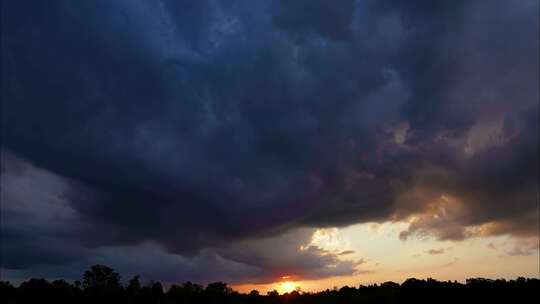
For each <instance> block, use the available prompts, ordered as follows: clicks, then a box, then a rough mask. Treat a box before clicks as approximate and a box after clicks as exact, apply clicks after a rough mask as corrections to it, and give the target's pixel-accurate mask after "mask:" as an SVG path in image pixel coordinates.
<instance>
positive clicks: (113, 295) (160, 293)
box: [0, 265, 540, 304]
mask: <svg viewBox="0 0 540 304" xmlns="http://www.w3.org/2000/svg"><path fill="white" fill-rule="evenodd" d="M538 290H540V280H538V279H527V278H523V277H519V278H517V279H516V280H504V279H497V280H492V279H484V278H471V279H468V280H467V281H466V283H465V284H462V283H458V282H456V281H454V282H451V281H447V282H441V281H437V280H435V279H432V278H428V279H426V280H422V279H416V278H410V279H407V280H405V282H403V283H402V284H398V283H394V282H385V283H382V284H380V285H377V284H372V285H368V286H362V285H360V286H359V287H354V286H352V287H351V286H343V287H341V288H339V289H338V288H334V289H331V290H330V289H327V290H325V291H321V292H317V293H310V292H301V291H300V290H295V291H292V292H290V293H286V294H283V295H280V294H279V293H278V292H277V291H276V290H273V291H269V292H268V293H267V294H266V295H261V294H260V293H259V292H258V291H256V290H253V291H251V292H250V293H249V294H240V293H238V292H236V291H233V290H232V289H231V288H230V287H229V286H228V285H227V284H226V283H224V282H215V283H210V284H208V285H207V286H206V288H204V287H203V286H202V285H199V284H194V283H191V282H189V281H188V282H185V283H183V284H180V285H175V284H173V285H171V286H170V287H169V288H168V289H164V288H163V285H162V284H161V282H158V281H148V283H147V284H145V285H144V286H142V285H141V282H140V277H139V276H138V275H136V276H134V277H133V278H131V279H130V280H129V281H128V282H127V285H126V288H123V286H122V284H121V282H120V275H119V274H118V273H116V272H115V271H114V270H113V269H112V268H109V267H107V266H104V265H94V266H92V267H91V268H90V269H89V270H88V271H86V272H85V273H84V275H83V280H82V282H78V281H75V282H73V283H69V282H67V281H64V280H55V281H53V282H49V281H47V280H45V279H39V278H32V279H29V280H27V281H25V282H22V283H21V284H20V285H19V286H18V287H15V286H13V285H12V284H11V283H9V282H2V281H0V300H1V301H2V303H8V304H19V303H32V304H33V303H43V302H45V303H56V304H58V303H60V304H62V303H66V304H67V303H83V304H87V303H88V304H90V303H92V304H94V303H115V304H123V303H126V304H139V303H140V304H175V303H184V304H190V303H204V304H213V303H215V304H217V303H220V304H221V303H224V304H227V303H230V304H236V303H238V304H242V303H245V304H257V303H261V304H278V303H296V304H319V303H320V304H328V303H336V304H339V303H453V304H454V303H456V302H464V303H489V304H492V303H527V302H531V300H533V299H537V298H538Z"/></svg>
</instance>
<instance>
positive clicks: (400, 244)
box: [232, 222, 540, 294]
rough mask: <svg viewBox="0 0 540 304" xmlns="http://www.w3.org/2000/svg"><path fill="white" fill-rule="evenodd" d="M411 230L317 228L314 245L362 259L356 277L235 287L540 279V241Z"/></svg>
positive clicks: (384, 226)
mask: <svg viewBox="0 0 540 304" xmlns="http://www.w3.org/2000/svg"><path fill="white" fill-rule="evenodd" d="M406 227H407V223H403V222H395V223H392V222H387V223H384V224H374V223H368V224H359V225H352V226H349V227H346V228H330V229H319V230H317V231H316V232H315V233H314V234H313V236H312V239H311V244H310V245H315V246H318V247H320V248H323V249H325V250H328V251H331V252H344V251H346V252H348V254H345V255H343V256H340V259H348V260H356V261H361V262H360V263H359V265H358V267H357V273H356V274H354V275H346V276H337V277H328V278H320V279H312V280H302V279H300V280H297V281H292V280H291V279H290V278H289V277H285V278H282V279H281V280H279V281H277V282H272V283H268V284H237V285H233V286H232V287H233V289H235V290H237V291H239V292H249V291H251V290H253V289H256V290H258V291H259V292H261V293H263V294H264V293H266V292H268V291H271V290H274V289H276V290H278V291H279V292H280V293H283V292H285V291H291V290H294V289H295V288H296V287H299V288H300V289H301V290H303V291H319V290H324V289H327V288H328V289H332V288H333V287H334V286H335V287H338V288H339V287H341V286H344V285H349V286H358V285H368V284H373V283H381V282H385V281H394V282H403V281H404V280H406V279H407V278H410V277H416V278H421V279H422V278H429V277H432V278H434V279H437V280H444V281H446V280H452V281H453V280H457V281H461V282H463V281H465V279H467V278H472V277H486V278H505V279H514V278H516V277H518V276H525V277H536V278H539V277H540V262H539V252H538V239H536V238H533V239H515V238H513V237H510V236H495V237H474V238H469V239H465V240H462V241H439V240H436V239H434V238H429V237H427V238H423V239H419V238H410V239H408V240H406V241H402V240H400V239H399V232H400V231H403V230H404V228H406ZM299 250H301V249H300V248H299ZM294 275H295V274H283V276H291V277H294Z"/></svg>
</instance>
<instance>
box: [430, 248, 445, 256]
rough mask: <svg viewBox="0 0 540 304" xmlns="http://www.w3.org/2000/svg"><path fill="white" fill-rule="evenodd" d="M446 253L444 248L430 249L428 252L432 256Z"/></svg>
mask: <svg viewBox="0 0 540 304" xmlns="http://www.w3.org/2000/svg"><path fill="white" fill-rule="evenodd" d="M444 252H445V249H444V248H439V249H430V250H428V251H426V253H429V254H431V255H440V254H444Z"/></svg>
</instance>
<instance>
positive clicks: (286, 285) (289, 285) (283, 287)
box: [277, 281, 299, 294]
mask: <svg viewBox="0 0 540 304" xmlns="http://www.w3.org/2000/svg"><path fill="white" fill-rule="evenodd" d="M297 287H299V286H298V285H297V284H296V283H294V282H291V281H286V282H282V283H279V285H278V288H277V290H278V291H279V293H280V294H284V293H287V292H291V291H294V290H295V289H296V288H297Z"/></svg>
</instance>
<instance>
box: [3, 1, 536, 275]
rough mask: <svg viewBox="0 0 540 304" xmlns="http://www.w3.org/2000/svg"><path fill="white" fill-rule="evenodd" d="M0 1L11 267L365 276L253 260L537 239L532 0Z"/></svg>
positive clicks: (350, 265)
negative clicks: (346, 237) (363, 248)
mask: <svg viewBox="0 0 540 304" xmlns="http://www.w3.org/2000/svg"><path fill="white" fill-rule="evenodd" d="M2 5H3V12H9V13H8V14H4V15H3V16H2V17H3V26H2V42H3V44H2V45H3V46H2V50H1V56H2V63H3V64H2V79H3V86H2V87H3V90H2V100H3V104H2V106H3V107H2V110H3V113H2V114H3V119H2V120H1V126H0V127H1V128H2V133H3V141H2V151H3V152H2V153H3V154H2V155H3V159H2V214H3V215H2V216H3V217H4V214H6V216H5V218H6V219H7V220H6V221H4V220H3V221H2V237H3V238H5V239H9V240H10V244H12V245H11V246H9V248H3V249H2V255H3V261H2V267H4V268H6V267H7V268H10V269H21V270H25V269H31V268H32V267H35V266H36V265H41V266H40V267H48V266H47V265H53V264H54V265H57V266H58V267H60V265H61V264H65V263H71V264H77V263H83V262H82V261H87V260H88V257H89V256H92V255H93V254H95V252H96V251H95V250H98V249H100V248H101V249H100V250H102V251H103V253H102V254H103V255H104V256H107V257H108V259H109V260H110V261H114V262H115V263H118V264H121V261H120V260H121V257H115V255H119V253H118V251H115V250H113V249H111V248H137V249H133V250H134V251H137V250H140V251H141V252H146V251H148V252H149V253H148V254H150V255H151V254H155V255H156V256H158V255H161V254H163V255H170V256H168V258H167V259H169V260H170V263H172V264H173V265H177V267H179V269H182V270H181V271H180V270H179V272H182V271H184V272H185V273H186V274H192V275H194V276H197V274H195V273H194V272H190V271H192V270H190V269H192V268H189V267H188V266H185V265H189V263H191V262H188V261H192V259H195V260H197V261H199V262H200V263H203V261H206V262H208V263H210V264H212V263H213V264H212V265H218V264H219V265H221V266H216V267H217V268H218V269H222V272H223V273H227V272H232V273H231V274H230V278H231V279H232V280H236V279H239V278H247V277H249V278H253V279H254V280H262V281H264V280H268V279H269V278H270V277H273V276H274V275H277V274H275V273H277V272H281V271H278V270H279V269H278V268H277V267H276V265H278V263H277V261H281V262H282V263H283V264H284V265H287V269H291V270H295V271H297V272H298V273H299V274H301V275H303V276H305V277H310V278H317V277H323V276H329V275H340V274H350V273H352V272H354V271H355V269H356V268H355V267H356V266H355V264H354V261H345V260H341V259H340V258H338V256H337V255H336V254H335V253H328V252H325V251H324V250H325V249H322V247H319V246H315V247H308V248H311V249H309V250H307V251H303V252H302V251H301V252H298V248H293V247H290V246H287V245H286V244H284V243H281V242H280V243H279V246H283V249H281V250H283V252H282V251H279V252H275V254H273V255H271V256H267V254H266V253H265V250H263V249H259V247H260V248H263V247H264V248H265V249H268V248H272V247H276V246H277V245H272V244H271V243H268V242H267V241H264V240H267V239H271V238H279V237H285V236H284V235H287V233H294V231H297V230H299V229H300V230H301V229H316V228H326V227H336V226H346V225H350V224H354V223H360V222H385V221H405V222H408V223H409V224H410V225H409V227H408V229H406V230H405V231H403V232H402V233H401V235H400V237H401V238H402V239H403V240H405V239H408V238H411V237H436V238H438V239H442V240H462V239H464V238H467V237H473V236H475V237H483V236H490V235H505V234H507V235H511V236H514V237H520V238H526V237H530V236H532V235H534V234H536V233H537V231H538V212H537V211H538V204H537V202H538V188H537V185H538V170H537V168H538V155H539V145H538V140H537V139H538V133H539V132H538V102H537V101H538V91H537V84H538V69H537V68H536V67H537V66H538V56H537V54H538V49H539V47H538V39H537V37H538V9H537V8H538V7H537V5H538V4H537V3H533V4H532V6H533V7H532V8H531V7H526V6H523V5H520V4H518V3H517V2H516V3H514V2H507V1H490V3H489V4H486V3H481V4H480V2H474V1H473V2H467V3H461V2H460V3H455V2H452V3H446V4H444V5H440V4H437V5H435V4H429V3H428V2H425V1H418V2H416V1H415V2H411V3H409V2H408V3H407V5H403V4H402V3H401V2H399V1H344V2H343V3H340V5H329V4H328V3H327V2H326V1H294V2H291V1H278V2H257V3H252V2H234V3H228V2H216V1H197V2H196V3H189V2H183V1H168V0H163V1H157V2H153V3H148V2H146V1H138V0H136V1H115V2H110V1H94V2H92V4H91V5H90V4H81V5H73V3H70V2H69V1H58V2H55V3H54V4H43V3H41V2H40V1H34V2H33V3H32V5H21V4H20V3H18V2H17V1H5V3H3V4H2ZM322 16H324V18H321V17H322ZM495 20H497V21H495ZM498 20H504V22H498ZM17 223H28V224H25V225H19V224H17ZM306 227H307V228H306ZM297 237H298V238H299V239H302V238H303V237H299V236H297ZM47 242H48V244H54V245H55V246H53V247H50V246H49V247H48V246H46V245H45V244H47ZM257 242H260V243H257ZM308 243H309V242H305V243H302V244H298V243H295V244H296V245H298V246H301V245H307V244H308ZM145 244H154V245H152V246H155V248H154V247H152V248H151V249H149V248H147V247H142V249H141V248H140V246H146V245H145ZM231 244H233V245H231ZM239 244H242V245H239ZM256 244H258V245H256ZM231 246H232V247H231ZM236 246H240V247H236ZM243 246H247V249H245V250H247V251H251V252H254V253H256V254H254V256H256V259H257V260H256V261H250V259H249V257H245V256H244V255H242V250H240V248H242V249H244V247H243ZM51 248H52V249H51ZM107 248H109V249H107ZM156 248H157V249H156ZM285 248H287V250H285ZM108 250H109V251H108ZM342 250H343V249H342ZM270 251H273V250H270ZM285 251H287V252H290V253H284V252H285ZM152 252H153V253H152ZM156 252H159V254H158V253H156ZM134 255H136V254H135V253H134ZM126 258H127V257H126ZM184 259H185V260H184ZM192 262H193V261H192ZM193 263H195V264H196V262H193ZM235 263H240V265H244V266H240V265H237V264H235ZM126 265H130V264H126ZM227 265H229V266H227ZM231 265H237V266H238V268H239V269H242V271H241V272H242V274H239V273H234V271H233V268H234V267H236V266H234V267H233V266H231ZM329 265H332V267H330V266H329ZM219 267H222V268H219ZM257 267H259V268H261V269H270V271H269V273H270V275H269V274H258V273H257V269H258V268H257ZM125 268H129V267H128V266H125ZM285 270H286V269H285ZM66 271H67V270H66ZM156 271H157V270H156ZM160 271H161V270H160ZM164 276H165V274H164ZM224 276H225V275H224ZM199 277H200V278H204V277H205V276H204V275H203V274H200V276H199Z"/></svg>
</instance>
